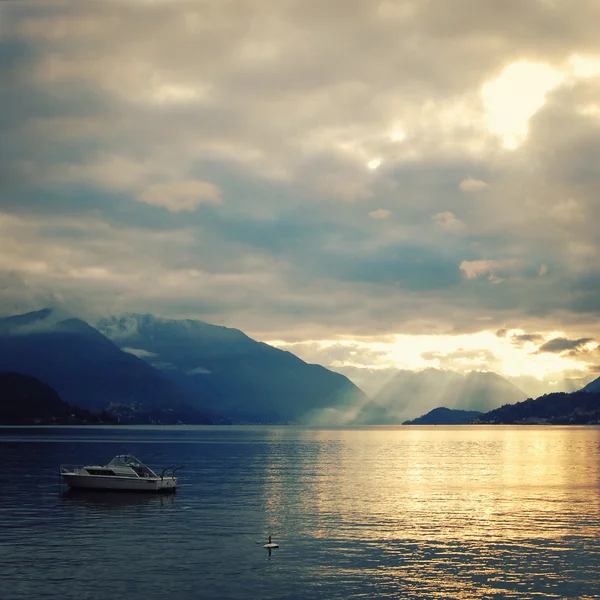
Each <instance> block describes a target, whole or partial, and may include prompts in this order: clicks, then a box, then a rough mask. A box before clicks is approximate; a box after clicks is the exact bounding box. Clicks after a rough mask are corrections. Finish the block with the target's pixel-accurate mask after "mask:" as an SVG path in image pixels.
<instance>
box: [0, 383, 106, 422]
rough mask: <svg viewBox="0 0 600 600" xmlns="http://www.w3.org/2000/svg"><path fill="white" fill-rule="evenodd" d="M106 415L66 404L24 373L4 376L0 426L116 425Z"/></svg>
mask: <svg viewBox="0 0 600 600" xmlns="http://www.w3.org/2000/svg"><path fill="white" fill-rule="evenodd" d="M117 422H118V419H117V418H115V417H114V416H111V415H108V414H106V413H101V414H94V413H91V412H90V411H88V410H85V409H81V408H78V407H76V406H72V405H70V404H67V403H66V402H64V401H63V400H62V399H61V398H60V396H59V395H58V393H57V392H56V390H54V389H52V388H51V387H50V386H49V385H47V384H45V383H43V382H41V381H40V380H39V379H36V378H35V377H31V376H29V375H23V374H22V373H10V372H9V373H0V425H40V424H41V425H48V424H53V425H66V424H69V425H82V424H115V423H117Z"/></svg>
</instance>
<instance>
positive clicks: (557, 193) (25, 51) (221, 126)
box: [0, 0, 600, 360]
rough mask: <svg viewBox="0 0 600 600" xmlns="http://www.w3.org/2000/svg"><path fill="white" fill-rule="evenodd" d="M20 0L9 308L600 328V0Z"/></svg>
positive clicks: (5, 100)
mask: <svg viewBox="0 0 600 600" xmlns="http://www.w3.org/2000/svg"><path fill="white" fill-rule="evenodd" d="M5 4H6V6H4V5H3V6H2V21H3V22H2V25H3V27H2V37H1V38H0V72H1V73H2V78H3V80H2V85H0V101H1V102H2V108H3V110H2V114H0V128H1V131H2V162H1V164H0V186H1V189H0V270H1V271H2V272H3V273H4V274H5V278H4V279H2V281H4V283H5V285H4V288H3V289H2V288H1V286H0V303H1V305H2V307H3V310H6V311H7V312H10V311H15V312H16V311H18V310H20V309H21V308H22V307H25V306H27V307H32V308H39V305H44V304H45V303H50V302H51V301H52V300H53V299H54V300H56V299H61V300H62V301H64V302H68V303H71V304H73V305H76V306H78V307H86V309H88V310H92V311H104V312H119V311H130V310H136V311H142V312H154V313H158V314H162V315H164V316H173V317H180V316H182V317H196V318H202V319H205V320H207V321H211V322H217V323H221V324H228V325H233V326H237V327H240V328H242V329H245V330H247V331H249V332H251V333H253V334H255V335H256V336H262V339H274V338H283V339H286V340H297V339H302V338H305V337H307V336H308V337H311V339H331V338H333V337H335V336H336V335H354V336H363V335H368V336H378V335H393V334H395V333H398V332H406V333H414V334H422V333H423V332H424V331H427V332H429V331H444V332H448V331H450V332H453V333H466V332H468V333H475V332H478V331H481V330H483V329H485V330H489V331H495V330H498V329H501V328H502V329H507V330H509V331H512V330H517V329H519V330H520V331H523V332H528V331H541V332H549V331H561V332H564V333H563V334H561V335H564V336H566V339H569V340H577V339H584V338H587V337H595V338H596V339H597V338H598V336H599V335H600V326H599V325H598V323H599V322H600V320H599V317H600V308H599V307H600V292H599V291H598V290H599V289H600V286H599V285H598V282H599V281H600V275H599V273H598V267H597V257H598V255H599V253H600V241H599V239H598V234H597V225H596V224H597V223H598V222H599V221H600V205H599V204H598V201H597V198H598V193H600V189H599V187H598V181H597V164H596V163H597V161H596V159H595V157H597V156H598V155H599V154H600V118H599V116H598V114H599V113H598V110H597V108H598V107H597V105H598V100H597V99H598V97H599V96H600V80H599V78H598V73H600V69H598V64H599V62H598V55H599V54H600V49H599V46H598V37H597V31H596V29H595V27H594V24H595V22H597V17H600V7H599V6H598V5H597V3H594V2H591V1H587V2H586V1H582V2H580V3H578V4H577V5H576V6H571V5H568V6H567V5H566V4H564V5H563V4H561V3H547V2H532V3H527V4H526V5H523V6H521V4H519V6H518V10H511V9H510V7H508V9H507V4H506V2H501V1H500V0H491V1H490V2H486V3H479V4H476V3H475V4H474V3H465V2H462V3H459V4H458V5H455V4H454V3H449V2H442V1H438V0H435V1H433V2H429V3H419V2H416V1H415V2H412V1H407V2H404V3H390V2H383V1H382V2H372V3H366V2H348V1H342V0H332V1H331V2H326V3H323V2H318V1H316V0H315V1H313V0H308V1H307V2H303V3H297V2H283V3H277V5H276V6H274V7H273V6H269V7H267V6H266V5H265V6H263V5H262V4H261V3H255V2H254V3H253V2H245V1H241V2H239V3H237V4H236V7H235V9H232V8H231V6H230V5H229V4H228V3H226V2H222V1H218V0H209V1H207V2H205V3H203V4H202V7H199V6H196V5H194V3H190V2H188V1H183V0H172V1H171V2H152V3H148V2H134V1H133V0H131V1H126V0H123V1H122V2H118V3H115V2H110V3H104V4H102V6H100V5H96V3H89V2H77V1H74V0H73V1H68V0H65V1H63V2H60V3H43V6H42V4H40V3H8V4H7V3H5ZM515 6H516V4H515ZM513 8H514V7H513ZM415 49H418V51H415ZM525 75H526V77H525ZM515 82H517V83H518V84H519V85H521V83H522V84H523V86H524V87H523V88H522V89H527V90H529V91H530V92H531V94H527V98H524V97H523V98H521V96H522V95H521V96H519V95H515V94H513V91H514V89H515ZM529 96H531V99H532V103H529ZM503 98H504V99H507V101H506V102H504V101H503ZM519 98H521V99H519ZM533 100H535V102H533ZM509 101H510V103H508V102H509ZM515 101H516V102H517V104H516V105H513V104H512V103H513V102H515ZM509 109H510V110H509ZM517 110H518V112H519V115H517ZM517 116H518V117H519V118H518V119H517ZM511 136H512V138H513V139H512V141H511V139H510V138H511ZM507 141H508V142H511V143H509V144H507ZM512 142H514V143H512ZM509 146H510V147H509ZM373 161H378V162H377V165H378V166H377V168H375V169H373V168H369V164H371V166H374V165H375V164H376V163H375V162H373ZM469 174H470V175H469ZM467 225H468V227H467ZM442 232H444V234H441V233H442ZM449 233H454V234H460V235H448V234H449ZM457 265H458V268H457ZM494 283H501V285H491V284H494ZM524 335H525V334H524ZM373 360H375V359H373Z"/></svg>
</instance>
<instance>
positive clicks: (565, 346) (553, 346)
mask: <svg viewBox="0 0 600 600" xmlns="http://www.w3.org/2000/svg"><path fill="white" fill-rule="evenodd" d="M593 341H594V338H580V339H578V340H569V339H567V338H554V339H552V340H550V341H549V342H546V343H545V344H543V345H541V346H540V347H539V348H538V350H537V352H538V353H542V352H551V353H555V354H560V353H561V352H566V351H567V350H579V349H581V348H582V347H583V346H585V345H587V344H589V343H590V342H593Z"/></svg>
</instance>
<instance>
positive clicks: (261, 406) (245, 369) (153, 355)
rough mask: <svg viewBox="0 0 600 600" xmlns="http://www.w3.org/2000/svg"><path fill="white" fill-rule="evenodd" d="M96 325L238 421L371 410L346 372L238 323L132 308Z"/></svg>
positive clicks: (362, 417) (336, 420)
mask: <svg viewBox="0 0 600 600" xmlns="http://www.w3.org/2000/svg"><path fill="white" fill-rule="evenodd" d="M95 326H96V327H97V328H98V330H99V331H100V332H102V333H103V334H104V335H106V336H107V337H109V338H110V339H111V340H113V341H114V342H115V343H116V344H118V345H119V347H120V348H121V349H123V350H126V351H127V352H130V353H133V354H136V355H138V356H140V357H142V358H143V359H144V360H146V361H148V362H149V363H150V364H152V365H154V366H155V367H156V368H158V369H160V370H161V371H162V373H164V375H165V376H167V377H168V378H169V379H170V380H171V381H173V382H174V383H176V384H177V385H178V386H179V387H181V388H182V389H183V390H185V391H186V393H187V394H188V395H189V396H190V397H193V398H198V399H201V400H202V402H203V403H204V405H205V406H208V407H209V408H210V409H212V410H214V411H215V412H218V413H219V414H222V415H225V416H227V417H228V418H231V419H234V420H236V421H246V422H263V423H288V422H293V423H308V424H345V423H355V422H357V420H358V421H360V422H368V421H369V415H370V413H371V412H372V408H373V405H372V402H371V401H370V399H369V398H368V397H367V396H366V395H365V394H364V393H363V392H362V391H361V390H360V389H359V388H358V387H357V386H355V385H354V384H353V383H352V382H351V381H350V380H349V379H348V378H346V377H344V376H343V375H340V374H339V373H335V372H333V371H329V370H328V369H326V368H325V367H323V366H321V365H311V364H308V363H306V362H304V361H302V360H301V359H300V358H298V357H297V356H294V355H293V354H291V353H289V352H286V351H283V350H279V349H277V348H273V347H272V346H269V345H267V344H265V343H263V342H258V341H255V340H253V339H251V338H250V337H249V336H247V335H246V334H245V333H243V332H242V331H239V330H237V329H232V328H228V327H222V326H217V325H211V324H209V323H205V322H204V321H198V320H191V319H185V320H175V319H163V318H159V317H155V316H153V315H148V314H145V315H141V314H135V313H128V314H125V315H118V316H112V317H107V318H104V319H100V320H99V321H97V322H96V323H95Z"/></svg>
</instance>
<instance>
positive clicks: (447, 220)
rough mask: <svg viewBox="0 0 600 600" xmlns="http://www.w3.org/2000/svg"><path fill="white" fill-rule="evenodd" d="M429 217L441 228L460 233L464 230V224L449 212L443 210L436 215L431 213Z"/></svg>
mask: <svg viewBox="0 0 600 600" xmlns="http://www.w3.org/2000/svg"><path fill="white" fill-rule="evenodd" d="M431 219H432V220H433V221H434V222H435V224H436V225H437V226H438V227H440V228H441V229H445V230H447V231H450V232H452V233H460V232H462V231H464V229H465V227H466V225H465V224H464V223H463V222H462V221H461V220H460V219H457V218H456V217H455V216H454V215H453V214H452V213H451V212H449V211H445V212H441V213H438V214H437V215H433V217H431Z"/></svg>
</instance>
